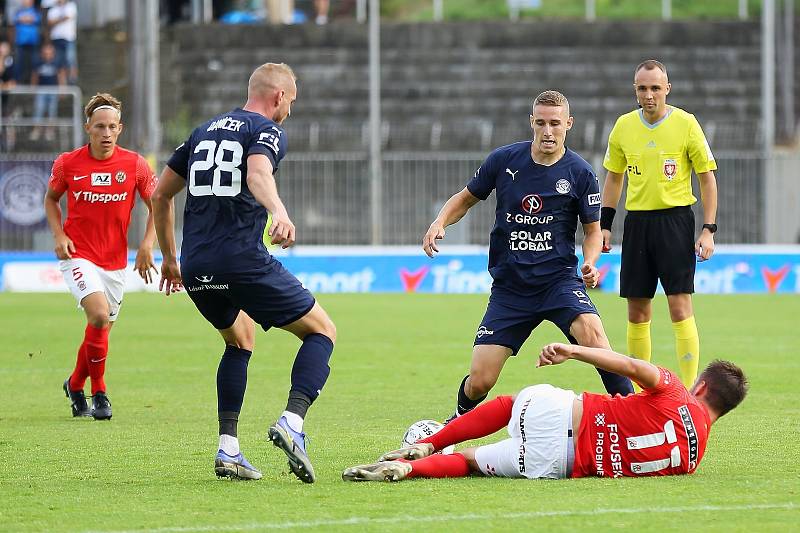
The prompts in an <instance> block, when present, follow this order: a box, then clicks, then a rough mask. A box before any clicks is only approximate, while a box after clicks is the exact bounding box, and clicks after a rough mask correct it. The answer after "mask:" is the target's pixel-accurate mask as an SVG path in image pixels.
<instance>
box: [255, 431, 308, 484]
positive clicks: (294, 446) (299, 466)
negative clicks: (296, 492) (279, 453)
mask: <svg viewBox="0 0 800 533" xmlns="http://www.w3.org/2000/svg"><path fill="white" fill-rule="evenodd" d="M267 438H269V440H271V441H272V444H274V445H275V446H277V447H278V448H280V449H281V450H283V453H285V454H286V457H287V458H288V459H289V469H290V470H291V471H292V473H293V474H294V475H295V476H297V478H298V479H299V480H300V481H302V482H303V483H314V480H315V479H316V477H315V476H314V467H313V466H311V461H309V460H308V455H306V434H305V433H298V432H297V431H295V430H293V429H292V428H291V427H289V423H288V422H287V421H286V417H284V416H282V417H280V419H279V420H278V421H277V422H276V423H275V424H274V425H273V426H270V428H269V431H268V432H267Z"/></svg>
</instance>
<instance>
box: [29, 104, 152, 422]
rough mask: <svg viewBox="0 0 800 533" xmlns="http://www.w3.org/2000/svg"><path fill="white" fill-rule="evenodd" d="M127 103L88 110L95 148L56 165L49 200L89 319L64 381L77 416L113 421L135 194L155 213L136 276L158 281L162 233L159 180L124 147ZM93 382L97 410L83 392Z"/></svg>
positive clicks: (50, 216) (67, 276)
mask: <svg viewBox="0 0 800 533" xmlns="http://www.w3.org/2000/svg"><path fill="white" fill-rule="evenodd" d="M121 110H122V104H120V102H119V100H117V99H116V98H114V97H113V96H111V95H110V94H96V95H95V96H93V97H92V99H91V100H89V103H88V104H86V107H85V108H84V114H85V116H86V124H85V125H84V128H85V129H86V133H87V134H88V135H89V144H87V145H85V146H82V147H80V148H78V149H77V150H74V151H72V152H67V153H63V154H61V155H60V156H58V158H57V159H56V160H55V163H53V172H52V174H51V176H50V183H49V186H48V188H47V194H46V195H45V198H44V207H45V212H46V213H47V222H48V224H49V225H50V230H51V231H52V232H53V239H54V240H55V252H56V256H57V257H58V259H59V260H60V261H59V268H60V269H61V273H62V274H63V276H64V281H65V282H66V283H67V286H68V287H69V289H70V291H71V292H72V295H73V296H75V299H76V300H78V304H79V305H80V307H82V308H83V310H84V312H85V313H86V320H87V322H88V323H87V325H86V330H85V332H84V337H83V343H82V344H81V345H80V348H79V349H78V359H77V362H76V363H75V370H73V372H72V374H71V375H70V377H68V378H67V379H66V380H65V381H64V393H65V394H66V395H67V398H69V400H70V403H71V407H72V416H92V417H94V418H95V419H96V420H107V419H110V418H111V403H110V402H109V401H108V396H107V395H106V385H105V381H104V379H103V376H104V374H105V366H106V357H107V355H108V332H109V330H110V329H111V326H112V325H113V323H114V321H115V320H116V319H117V316H118V314H119V308H120V305H121V304H122V295H123V292H124V287H125V267H126V266H127V265H128V224H129V223H130V220H131V210H132V209H133V204H134V195H135V192H136V191H138V192H139V196H140V197H141V198H142V201H143V202H144V203H145V204H146V205H147V209H148V210H149V211H150V213H149V215H148V217H147V225H146V227H145V232H144V237H143V238H142V241H141V244H140V245H139V251H138V252H137V254H136V261H135V263H134V270H136V271H137V272H138V273H139V275H140V276H141V277H142V279H144V280H145V282H147V283H150V282H152V273H151V272H152V271H155V263H154V261H153V242H154V241H155V229H154V227H153V214H152V209H151V205H150V195H151V194H152V193H153V190H154V189H155V187H156V177H155V174H153V171H152V170H151V169H150V165H148V164H147V161H146V160H145V159H144V158H143V157H142V156H141V155H139V154H137V153H136V152H132V151H130V150H125V149H124V148H121V147H119V146H117V138H118V137H119V134H120V133H122V122H121V119H122V111H121ZM65 192H67V193H68V194H67V220H66V222H65V223H64V225H63V226H62V225H61V206H60V204H59V200H60V199H61V196H62V195H63V194H64V193H65ZM88 377H91V378H92V409H91V410H90V409H89V406H88V405H87V402H86V397H85V395H84V392H83V386H84V384H85V383H86V379H87V378H88Z"/></svg>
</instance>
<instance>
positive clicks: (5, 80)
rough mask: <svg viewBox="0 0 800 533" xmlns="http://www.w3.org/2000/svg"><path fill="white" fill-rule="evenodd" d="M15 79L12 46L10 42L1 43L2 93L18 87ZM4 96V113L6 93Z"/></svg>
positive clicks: (0, 82) (0, 78) (0, 85)
mask: <svg viewBox="0 0 800 533" xmlns="http://www.w3.org/2000/svg"><path fill="white" fill-rule="evenodd" d="M16 84H17V83H16V79H15V77H14V55H13V54H12V53H11V44H10V43H9V42H8V41H0V91H5V90H6V89H11V88H12V87H14V86H15V85H16ZM2 96H3V112H4V113H5V108H6V96H7V94H6V93H5V92H3V93H2Z"/></svg>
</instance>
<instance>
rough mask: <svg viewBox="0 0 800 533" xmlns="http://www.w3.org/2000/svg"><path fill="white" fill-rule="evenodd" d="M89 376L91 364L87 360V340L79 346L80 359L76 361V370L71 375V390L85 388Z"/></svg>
mask: <svg viewBox="0 0 800 533" xmlns="http://www.w3.org/2000/svg"><path fill="white" fill-rule="evenodd" d="M88 377H89V364H88V363H87V362H86V341H84V342H82V343H81V345H80V347H79V348H78V359H77V360H76V361H75V370H73V371H72V375H70V377H69V390H71V391H79V390H83V386H84V385H86V378H88Z"/></svg>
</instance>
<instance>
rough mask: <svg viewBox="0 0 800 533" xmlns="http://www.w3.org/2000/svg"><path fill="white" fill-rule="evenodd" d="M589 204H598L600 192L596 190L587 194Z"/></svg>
mask: <svg viewBox="0 0 800 533" xmlns="http://www.w3.org/2000/svg"><path fill="white" fill-rule="evenodd" d="M589 205H600V193H599V192H596V193H594V194H590V195H589Z"/></svg>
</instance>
